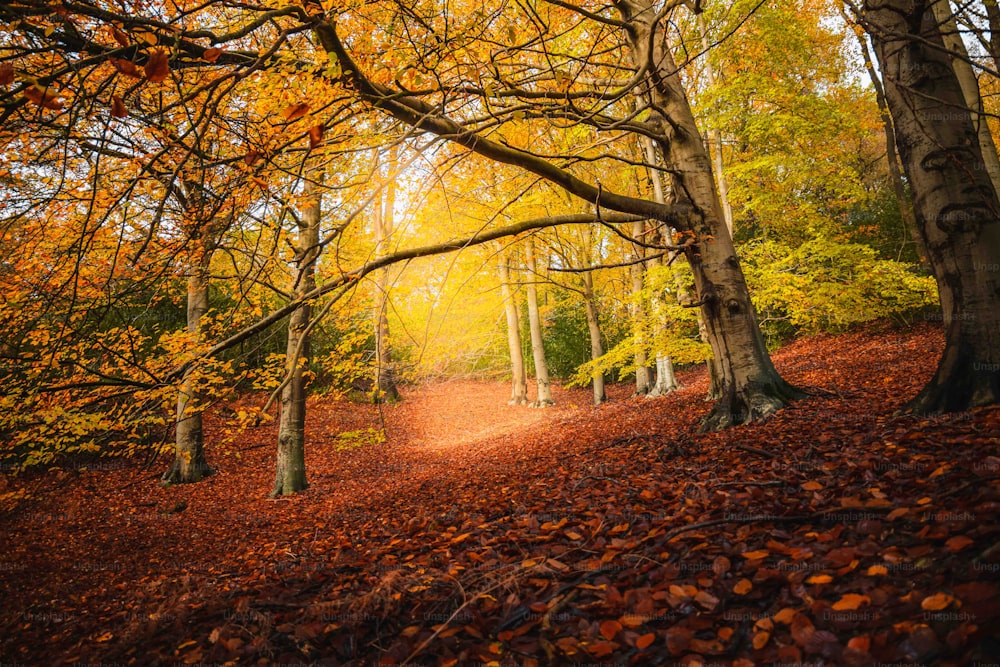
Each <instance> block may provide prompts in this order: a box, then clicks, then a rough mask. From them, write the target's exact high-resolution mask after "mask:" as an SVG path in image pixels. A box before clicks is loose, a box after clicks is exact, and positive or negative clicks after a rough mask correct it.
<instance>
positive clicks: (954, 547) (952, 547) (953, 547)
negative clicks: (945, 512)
mask: <svg viewBox="0 0 1000 667" xmlns="http://www.w3.org/2000/svg"><path fill="white" fill-rule="evenodd" d="M944 544H945V546H946V547H948V550H949V551H961V550H962V549H964V548H966V547H968V546H969V545H971V544H973V541H972V540H971V539H969V538H968V537H966V536H965V535H956V536H955V537H953V538H951V539H950V540H948V541H947V542H945V543H944Z"/></svg>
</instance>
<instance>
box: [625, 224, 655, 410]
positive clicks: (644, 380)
mask: <svg viewBox="0 0 1000 667" xmlns="http://www.w3.org/2000/svg"><path fill="white" fill-rule="evenodd" d="M645 231H646V223H645V222H643V221H642V220H638V221H636V222H633V223H632V238H636V239H639V238H642V237H643V233H644V232H645ZM634 248H635V259H636V260H641V259H642V258H643V257H644V256H645V254H646V252H645V248H643V247H642V246H640V245H638V244H636V245H634ZM630 270H631V274H632V303H631V304H630V305H629V310H630V311H631V312H630V315H631V316H632V318H631V319H632V335H633V336H634V337H635V345H636V349H635V393H636V395H637V396H640V395H645V394H648V393H649V390H650V387H652V384H653V383H652V378H650V376H649V359H648V357H647V355H646V331H645V329H646V308H645V305H644V304H643V299H642V290H643V286H644V284H645V279H644V275H645V273H646V267H645V263H644V262H639V261H637V262H636V263H635V264H633V265H632V267H631V269H630Z"/></svg>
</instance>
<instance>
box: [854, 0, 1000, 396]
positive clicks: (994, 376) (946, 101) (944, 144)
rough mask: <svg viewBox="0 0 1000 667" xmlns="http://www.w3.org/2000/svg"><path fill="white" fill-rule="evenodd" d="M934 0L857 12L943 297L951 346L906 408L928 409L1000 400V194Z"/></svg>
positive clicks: (885, 1)
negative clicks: (878, 71)
mask: <svg viewBox="0 0 1000 667" xmlns="http://www.w3.org/2000/svg"><path fill="white" fill-rule="evenodd" d="M934 4H935V3H934V1H933V0H930V1H924V0H879V1H878V2H875V1H874V0H869V1H868V2H865V3H864V5H863V6H862V7H861V8H860V12H859V15H860V20H861V22H862V25H864V26H865V29H866V30H867V31H868V33H869V35H870V36H871V38H872V42H873V44H874V45H875V53H876V55H877V57H878V61H879V65H880V67H881V69H882V72H883V73H884V80H885V92H886V99H887V101H888V104H889V110H890V112H891V113H892V117H893V124H894V126H895V129H896V142H897V144H898V147H899V154H900V158H901V159H902V162H903V166H904V168H905V170H906V175H907V178H908V180H909V182H910V185H911V187H912V189H913V200H914V208H915V212H916V220H917V227H918V229H919V230H920V234H921V237H922V238H923V241H924V245H925V247H926V249H927V253H928V259H929V261H930V264H931V267H932V268H933V270H934V275H935V278H936V279H937V284H938V290H939V293H940V296H941V308H942V311H943V317H944V325H945V337H946V343H945V349H944V353H943V354H942V357H941V360H940V363H939V364H938V368H937V371H936V372H935V374H934V377H933V378H932V379H931V381H930V382H929V383H928V384H927V385H926V386H925V387H924V389H923V390H922V391H921V392H920V393H919V394H918V395H917V396H916V397H915V398H914V399H913V400H912V401H911V402H910V403H909V404H908V406H907V407H908V409H909V410H912V411H915V412H920V413H934V412H950V411H956V410H967V409H969V408H971V407H975V406H978V405H988V404H992V403H997V402H1000V295H998V284H1000V277H998V276H1000V219H998V216H1000V200H998V196H997V192H996V189H995V188H994V186H993V183H992V182H991V180H990V174H989V171H988V168H987V164H986V161H985V159H984V157H983V153H982V148H981V145H980V140H979V139H980V135H979V132H978V131H977V128H976V127H975V124H974V122H973V117H972V114H971V112H970V110H969V108H968V103H967V99H966V96H965V93H964V92H963V89H962V86H961V83H960V81H959V79H958V77H957V76H956V74H955V69H954V67H953V66H952V63H951V60H950V58H951V57H952V56H951V54H950V53H949V51H948V50H947V49H946V48H945V43H944V39H943V37H942V34H941V22H940V21H939V20H938V18H937V16H936V15H935V12H934Z"/></svg>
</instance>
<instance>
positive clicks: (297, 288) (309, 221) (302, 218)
mask: <svg viewBox="0 0 1000 667" xmlns="http://www.w3.org/2000/svg"><path fill="white" fill-rule="evenodd" d="M302 200H303V207H302V212H301V214H300V215H299V216H298V218H297V219H296V226H297V227H298V234H296V237H295V257H294V258H293V260H292V262H293V264H294V265H295V270H294V272H293V273H292V276H293V277H292V284H291V289H290V290H289V291H290V293H291V295H292V298H293V299H301V298H302V297H303V296H304V295H306V294H308V293H310V292H312V291H313V290H314V289H316V265H317V263H318V262H319V257H320V251H321V249H322V246H321V245H320V242H319V241H320V234H319V230H320V220H321V218H322V196H321V194H320V193H319V191H318V187H317V184H316V183H314V182H313V181H311V180H306V181H305V183H304V185H303V189H302ZM311 319H312V304H311V303H310V302H309V301H304V302H303V303H301V304H300V305H299V306H298V307H297V308H296V309H295V310H294V311H293V312H292V314H291V316H290V317H289V318H288V344H287V352H286V355H285V381H284V387H283V388H282V390H281V418H280V419H279V422H278V453H277V459H276V464H275V469H276V472H275V479H274V488H273V489H272V490H271V497H272V498H275V497H277V496H283V495H284V496H287V495H291V494H293V493H298V492H299V491H302V490H304V489H305V488H307V487H308V486H309V485H308V483H307V482H306V453H305V431H306V373H307V371H308V367H309V357H310V336H311V333H310V329H311V327H312V321H311Z"/></svg>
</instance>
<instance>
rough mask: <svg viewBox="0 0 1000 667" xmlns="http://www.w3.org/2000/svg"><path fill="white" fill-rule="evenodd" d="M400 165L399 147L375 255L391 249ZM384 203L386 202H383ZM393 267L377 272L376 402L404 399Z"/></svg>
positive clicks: (378, 222)
mask: <svg viewBox="0 0 1000 667" xmlns="http://www.w3.org/2000/svg"><path fill="white" fill-rule="evenodd" d="M397 167H398V160H397V153H396V147H395V146H393V147H392V148H391V149H390V151H389V164H388V173H387V175H386V178H388V179H389V180H388V183H387V184H386V190H385V201H384V202H382V201H381V199H379V201H378V203H377V205H376V207H375V208H376V211H375V220H374V226H375V259H380V258H382V257H384V256H385V255H386V254H387V252H388V247H389V237H390V236H391V235H392V231H393V226H394V223H395V208H396V174H395V171H396V169H397ZM383 203H384V206H383ZM388 305H389V269H388V268H384V269H380V270H378V271H376V272H375V299H374V321H375V365H376V370H375V397H374V398H375V402H376V403H378V402H382V401H388V402H395V401H398V400H399V399H400V396H399V389H398V388H397V387H396V369H395V367H394V366H393V363H392V346H391V345H390V343H389V311H388Z"/></svg>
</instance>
